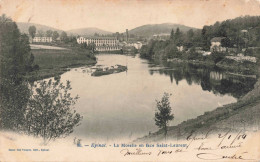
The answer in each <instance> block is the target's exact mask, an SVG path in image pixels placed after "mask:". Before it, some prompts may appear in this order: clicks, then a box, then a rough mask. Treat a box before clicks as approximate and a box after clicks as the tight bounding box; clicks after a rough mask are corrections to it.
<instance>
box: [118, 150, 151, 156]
mask: <svg viewBox="0 0 260 162" xmlns="http://www.w3.org/2000/svg"><path fill="white" fill-rule="evenodd" d="M120 153H121V154H123V155H124V156H127V155H151V154H152V152H143V150H142V149H140V148H137V149H136V150H135V151H129V150H128V149H123V150H121V151H120Z"/></svg>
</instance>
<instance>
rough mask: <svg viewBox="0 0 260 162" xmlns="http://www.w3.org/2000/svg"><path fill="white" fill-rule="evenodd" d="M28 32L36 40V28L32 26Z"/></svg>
mask: <svg viewBox="0 0 260 162" xmlns="http://www.w3.org/2000/svg"><path fill="white" fill-rule="evenodd" d="M28 31H29V34H30V36H31V37H32V38H34V37H35V33H36V27H35V26H30V27H29V29H28Z"/></svg>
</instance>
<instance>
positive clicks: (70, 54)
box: [26, 48, 97, 80]
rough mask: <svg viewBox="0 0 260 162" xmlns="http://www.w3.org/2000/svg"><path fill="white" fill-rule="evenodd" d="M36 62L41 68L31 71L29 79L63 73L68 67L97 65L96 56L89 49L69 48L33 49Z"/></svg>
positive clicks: (38, 78)
mask: <svg viewBox="0 0 260 162" xmlns="http://www.w3.org/2000/svg"><path fill="white" fill-rule="evenodd" d="M32 53H33V55H34V63H35V64H36V65H38V66H39V70H36V71H33V72H31V73H29V74H28V75H27V76H26V77H27V79H28V80H40V79H45V78H49V77H54V76H57V75H61V74H63V73H64V72H66V71H68V68H72V67H80V66H84V65H95V64H96V63H97V61H96V57H95V56H94V55H92V54H90V53H89V52H88V51H85V50H82V49H77V48H69V49H61V50H57V49H42V48H41V49H32Z"/></svg>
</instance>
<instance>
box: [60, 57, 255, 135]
mask: <svg viewBox="0 0 260 162" xmlns="http://www.w3.org/2000/svg"><path fill="white" fill-rule="evenodd" d="M97 58H98V63H97V65H104V66H113V65H116V64H120V65H127V67H128V70H127V71H126V72H121V73H117V74H111V75H105V76H100V77H94V76H91V70H92V69H91V68H90V67H80V68H74V69H71V70H70V71H68V72H66V73H64V74H63V75H62V76H61V79H62V81H65V80H70V81H71V85H72V94H73V95H76V94H78V95H79V97H80V99H79V100H78V102H77V104H76V105H75V108H76V110H77V112H79V113H80V114H81V115H83V120H82V122H81V125H80V126H78V127H77V128H76V129H75V131H74V133H73V134H72V136H75V137H78V138H87V139H96V140H98V139H103V140H104V139H105V140H115V139H120V138H124V139H130V140H131V139H135V138H137V137H141V136H144V135H147V134H148V133H149V132H155V131H157V130H158V128H157V127H156V126H155V122H154V113H155V110H156V101H155V100H160V99H161V97H162V96H163V93H164V92H167V93H170V94H172V96H171V97H170V102H171V107H172V112H173V113H174V120H173V121H171V122H170V125H176V124H179V123H181V122H182V121H185V120H187V119H191V118H195V117H197V116H198V115H202V114H204V112H206V111H211V110H213V109H215V108H217V107H219V106H222V105H225V104H229V103H233V102H236V101H237V98H239V97H241V96H242V95H244V94H245V93H247V92H248V91H249V90H250V89H252V88H253V85H254V83H255V81H256V79H255V78H241V77H237V76H233V75H230V74H228V73H226V72H224V71H221V70H219V69H216V68H208V67H200V66H195V65H188V64H174V63H170V64H165V65H163V64H161V65H160V64H156V63H154V62H150V61H148V60H144V59H140V58H139V56H138V55H137V56H135V57H134V56H124V55H112V54H107V55H106V54H103V55H98V56H97Z"/></svg>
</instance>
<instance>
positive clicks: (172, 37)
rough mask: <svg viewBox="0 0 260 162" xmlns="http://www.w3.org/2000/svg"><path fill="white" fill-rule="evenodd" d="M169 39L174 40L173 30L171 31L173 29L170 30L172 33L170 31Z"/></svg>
mask: <svg viewBox="0 0 260 162" xmlns="http://www.w3.org/2000/svg"><path fill="white" fill-rule="evenodd" d="M170 39H171V40H173V39H174V30H173V29H172V31H171V35H170Z"/></svg>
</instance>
